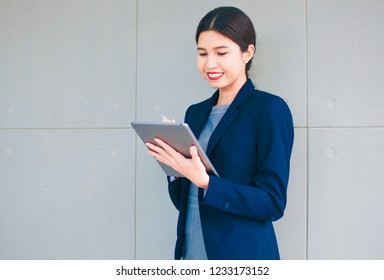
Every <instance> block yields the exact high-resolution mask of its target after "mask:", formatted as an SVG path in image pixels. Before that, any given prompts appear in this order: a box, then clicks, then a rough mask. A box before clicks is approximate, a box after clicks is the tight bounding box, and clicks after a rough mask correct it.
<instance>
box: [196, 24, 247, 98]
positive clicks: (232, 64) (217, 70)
mask: <svg viewBox="0 0 384 280" xmlns="http://www.w3.org/2000/svg"><path fill="white" fill-rule="evenodd" d="M197 51H198V54H197V67H198V69H199V71H200V74H201V75H202V76H203V77H204V79H206V80H207V81H208V83H209V84H210V86H211V87H213V88H218V89H220V90H221V91H227V90H228V91H231V90H234V91H236V93H237V91H238V90H239V89H240V88H241V87H242V86H243V85H244V83H245V82H246V80H247V77H246V74H245V65H246V63H245V61H246V62H248V60H249V59H250V58H251V57H252V56H251V57H249V56H250V55H249V52H244V53H243V52H242V51H241V49H240V46H239V45H237V44H236V43H235V42H233V41H232V40H230V39H229V38H228V37H226V36H224V35H222V34H221V33H219V32H217V31H212V30H210V31H204V32H202V33H200V35H199V39H198V42H197ZM252 54H253V53H252Z"/></svg>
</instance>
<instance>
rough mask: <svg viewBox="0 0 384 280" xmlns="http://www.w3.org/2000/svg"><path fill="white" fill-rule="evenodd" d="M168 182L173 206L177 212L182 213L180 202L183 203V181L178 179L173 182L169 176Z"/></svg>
mask: <svg viewBox="0 0 384 280" xmlns="http://www.w3.org/2000/svg"><path fill="white" fill-rule="evenodd" d="M167 180H168V193H169V196H170V198H171V201H172V203H173V205H174V206H175V207H176V209H177V210H179V211H180V202H181V179H180V178H176V179H174V180H171V178H170V177H169V176H167Z"/></svg>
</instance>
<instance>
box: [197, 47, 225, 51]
mask: <svg viewBox="0 0 384 280" xmlns="http://www.w3.org/2000/svg"><path fill="white" fill-rule="evenodd" d="M213 49H214V50H218V49H229V47H227V46H218V47H214V48H213ZM197 50H198V51H205V50H206V49H205V48H202V47H197Z"/></svg>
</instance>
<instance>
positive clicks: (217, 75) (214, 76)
mask: <svg viewBox="0 0 384 280" xmlns="http://www.w3.org/2000/svg"><path fill="white" fill-rule="evenodd" d="M221 75H223V73H208V76H209V77H210V78H218V77H220V76H221Z"/></svg>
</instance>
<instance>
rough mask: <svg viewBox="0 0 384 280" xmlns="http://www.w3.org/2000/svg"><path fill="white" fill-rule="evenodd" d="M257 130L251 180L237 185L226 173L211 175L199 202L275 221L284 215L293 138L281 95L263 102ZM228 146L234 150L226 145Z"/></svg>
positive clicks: (247, 215) (288, 111)
mask: <svg viewBox="0 0 384 280" xmlns="http://www.w3.org/2000/svg"><path fill="white" fill-rule="evenodd" d="M276 100H277V101H276ZM256 129H257V138H256V139H257V140H256V142H257V143H256V148H255V151H256V153H255V154H256V157H255V161H256V162H257V164H256V166H257V170H255V171H254V175H253V178H252V179H251V180H250V181H252V183H251V184H249V185H240V184H236V183H234V182H232V181H230V180H227V179H225V176H223V177H220V178H219V177H215V176H210V181H209V186H208V191H207V192H206V195H205V196H202V195H201V196H200V201H201V203H202V204H203V205H205V206H208V207H214V208H216V209H220V210H222V211H224V212H228V213H231V214H235V215H240V216H243V217H247V218H250V219H255V220H259V221H275V220H277V219H279V218H281V217H282V216H283V213H284V209H285V206H286V201H287V185H288V178H289V168H290V157H291V152H292V145H293V137H294V130H293V121H292V116H291V112H290V110H289V108H288V106H287V105H286V103H285V102H284V101H283V100H282V99H280V98H278V99H271V101H268V102H266V104H265V105H264V106H263V107H262V109H261V112H260V114H259V117H258V120H257V126H256ZM242 136H243V137H246V135H242ZM231 148H232V149H236V148H235V147H228V149H231ZM237 149H241V147H237ZM221 152H226V151H221ZM232 152H233V151H232ZM243 168H247V166H244V167H243ZM239 176H241V174H239Z"/></svg>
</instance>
